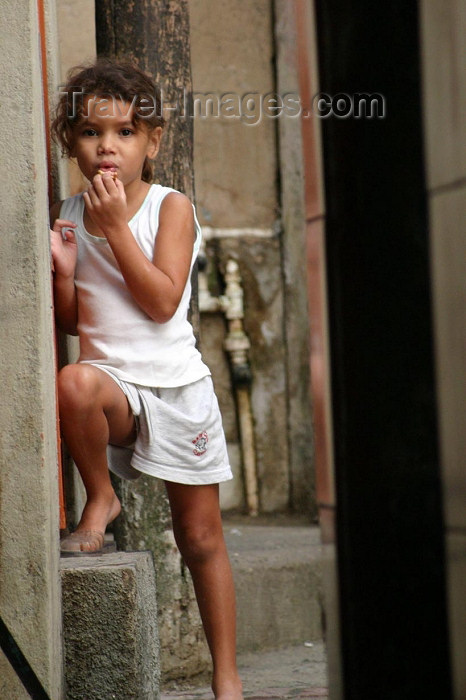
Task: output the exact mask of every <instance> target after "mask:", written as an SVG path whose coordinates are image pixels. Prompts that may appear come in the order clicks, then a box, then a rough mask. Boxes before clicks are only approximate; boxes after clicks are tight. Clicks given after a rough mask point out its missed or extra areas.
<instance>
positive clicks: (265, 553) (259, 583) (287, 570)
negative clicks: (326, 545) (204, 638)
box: [224, 518, 323, 652]
mask: <svg viewBox="0 0 466 700" xmlns="http://www.w3.org/2000/svg"><path fill="white" fill-rule="evenodd" d="M277 522H278V523H279V524H277ZM253 523H254V524H253ZM224 531H225V538H226V542H227V547H228V550H229V554H230V559H231V563H232V568H233V575H234V579H235V587H236V596H237V609H238V651H239V652H247V651H256V650H258V649H261V650H266V649H278V648H280V647H286V646H290V645H295V644H298V645H299V644H304V643H305V642H312V641H316V640H322V638H323V590H322V577H323V547H322V545H321V544H320V531H319V528H318V527H316V526H310V525H303V524H291V525H290V524H288V523H286V524H283V522H280V520H278V521H277V519H276V518H275V519H274V518H272V519H269V520H266V521H264V520H262V521H261V520H259V521H257V522H254V521H252V520H251V519H238V520H231V519H227V520H226V521H225V523H224Z"/></svg>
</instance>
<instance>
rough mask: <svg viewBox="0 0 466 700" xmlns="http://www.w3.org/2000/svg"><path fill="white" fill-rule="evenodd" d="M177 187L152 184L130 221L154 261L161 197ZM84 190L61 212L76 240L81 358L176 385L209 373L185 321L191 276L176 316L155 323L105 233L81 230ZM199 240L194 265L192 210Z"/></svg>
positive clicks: (143, 380)
mask: <svg viewBox="0 0 466 700" xmlns="http://www.w3.org/2000/svg"><path fill="white" fill-rule="evenodd" d="M174 191H175V190H173V189H171V188H170V187H162V185H152V186H151V188H150V190H149V192H148V194H147V196H146V198H145V200H144V202H143V203H142V205H141V207H140V209H139V210H138V211H137V212H136V214H135V215H134V216H133V218H132V219H131V220H130V221H129V224H128V225H129V227H130V229H131V231H132V233H133V236H134V238H135V239H136V241H137V242H138V244H139V246H140V248H141V250H142V251H143V253H144V255H145V256H146V257H147V258H148V259H149V260H152V258H153V252H154V243H155V237H156V235H157V230H158V225H159V211H160V205H161V203H162V201H163V198H164V197H165V196H166V195H167V194H169V193H170V192H174ZM83 213H84V200H83V197H82V194H77V195H75V196H74V197H70V198H69V199H66V200H65V201H64V202H63V204H62V207H61V211H60V218H62V219H68V220H70V221H74V222H75V223H76V224H77V228H76V230H75V233H76V240H77V244H78V262H77V265H76V273H75V284H76V289H77V295H78V333H79V341H80V356H79V362H87V363H90V364H93V365H96V366H97V367H99V366H100V367H102V369H108V370H109V371H111V372H113V373H114V374H116V375H117V377H119V378H120V379H122V380H123V381H127V382H133V383H134V384H142V385H143V386H150V387H178V386H184V385H186V384H191V383H192V382H195V381H197V380H198V379H201V378H202V377H205V376H207V375H209V374H210V371H209V368H208V367H207V366H206V365H205V364H204V363H203V361H202V358H201V355H200V353H199V352H198V350H197V349H196V347H195V338H194V334H193V329H192V326H191V324H190V323H189V321H188V318H187V314H188V307H189V301H190V297H191V280H190V277H191V275H189V277H188V282H187V283H186V287H185V289H184V292H183V295H182V298H181V301H180V304H179V306H178V309H177V311H176V313H175V314H174V316H173V317H172V318H171V319H170V320H169V321H167V323H162V324H160V323H157V322H156V321H153V320H152V319H151V318H150V317H149V316H148V315H147V314H146V313H145V312H144V311H143V310H142V309H141V308H140V307H139V306H138V305H137V304H136V302H135V301H134V300H133V298H132V296H131V294H130V293H129V291H128V289H127V287H126V284H125V281H124V279H123V276H122V274H121V272H120V270H119V267H118V264H117V261H116V259H115V256H114V254H113V252H112V249H111V247H110V245H109V243H108V242H107V240H106V239H105V238H99V237H97V236H92V235H91V234H89V233H88V232H87V231H86V229H85V228H84V223H83ZM194 221H195V233H196V240H195V244H194V251H193V257H192V261H191V270H192V267H193V264H194V261H195V259H196V257H197V254H198V251H199V246H200V242H201V228H200V226H199V222H198V221H197V217H196V214H195V213H194Z"/></svg>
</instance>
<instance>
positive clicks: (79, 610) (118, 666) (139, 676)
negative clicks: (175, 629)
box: [61, 552, 160, 700]
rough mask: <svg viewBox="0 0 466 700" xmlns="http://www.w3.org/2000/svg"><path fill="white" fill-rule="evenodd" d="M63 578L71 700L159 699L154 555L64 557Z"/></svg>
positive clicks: (67, 663) (67, 677) (68, 694)
mask: <svg viewBox="0 0 466 700" xmlns="http://www.w3.org/2000/svg"><path fill="white" fill-rule="evenodd" d="M61 576H62V595H63V634H64V645H65V678H66V685H67V693H66V698H67V700H78V699H79V700H102V698H105V699H106V700H111V699H112V698H116V699H118V700H122V699H123V698H125V700H129V699H130V698H134V699H135V700H158V698H159V697H160V696H159V676H160V665H159V641H158V628H157V601H156V590H155V574H154V565H153V560H152V556H151V554H150V553H149V552H129V553H127V552H117V553H114V554H105V555H102V556H100V557H96V556H93V557H91V556H90V557H79V558H78V557H76V558H74V557H67V558H62V560H61Z"/></svg>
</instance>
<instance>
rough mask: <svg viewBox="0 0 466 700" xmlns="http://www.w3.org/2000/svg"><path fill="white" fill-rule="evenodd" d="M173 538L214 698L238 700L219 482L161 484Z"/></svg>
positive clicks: (229, 577) (231, 587) (231, 590)
mask: <svg viewBox="0 0 466 700" xmlns="http://www.w3.org/2000/svg"><path fill="white" fill-rule="evenodd" d="M166 487H167V494H168V498H169V501H170V507H171V512H172V519H173V531H174V534H175V539H176V542H177V544H178V547H179V550H180V552H181V555H182V557H183V559H184V560H185V562H186V565H187V566H188V568H189V570H190V572H191V576H192V579H193V583H194V590H195V592H196V598H197V602H198V605H199V610H200V613H201V618H202V622H203V625H204V630H205V634H206V637H207V642H208V644H209V648H210V652H211V654H212V661H213V681H212V690H213V691H214V695H215V697H216V698H217V700H240V699H241V698H242V697H243V693H242V687H241V681H240V678H239V676H238V671H237V667H236V605H235V591H234V585H233V576H232V572H231V567H230V561H229V558H228V553H227V549H226V545H225V540H224V537H223V528H222V522H221V515H220V506H219V490H218V484H211V485H206V486H187V485H185V484H175V483H173V482H166Z"/></svg>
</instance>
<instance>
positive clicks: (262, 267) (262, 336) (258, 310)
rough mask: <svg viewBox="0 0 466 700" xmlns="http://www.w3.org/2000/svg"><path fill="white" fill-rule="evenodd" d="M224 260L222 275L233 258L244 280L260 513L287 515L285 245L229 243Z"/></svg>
mask: <svg viewBox="0 0 466 700" xmlns="http://www.w3.org/2000/svg"><path fill="white" fill-rule="evenodd" d="M218 258H219V264H220V267H221V268H222V269H224V268H225V266H226V263H227V261H228V259H229V258H232V259H234V260H236V261H237V262H238V264H239V267H240V272H241V277H242V279H243V285H244V309H245V317H244V327H245V331H246V333H247V335H248V337H249V340H250V341H251V349H250V351H249V357H250V361H251V369H252V384H251V405H252V411H253V416H254V432H255V449H256V462H257V473H258V480H259V503H260V507H261V509H262V510H263V511H265V512H272V511H276V510H285V509H286V508H287V507H288V505H289V488H290V484H289V461H288V438H287V417H286V374H285V346H284V343H283V285H282V279H281V274H280V242H279V240H278V239H277V238H269V239H265V240H260V239H255V238H246V237H244V238H241V239H224V240H222V241H219V242H218Z"/></svg>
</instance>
